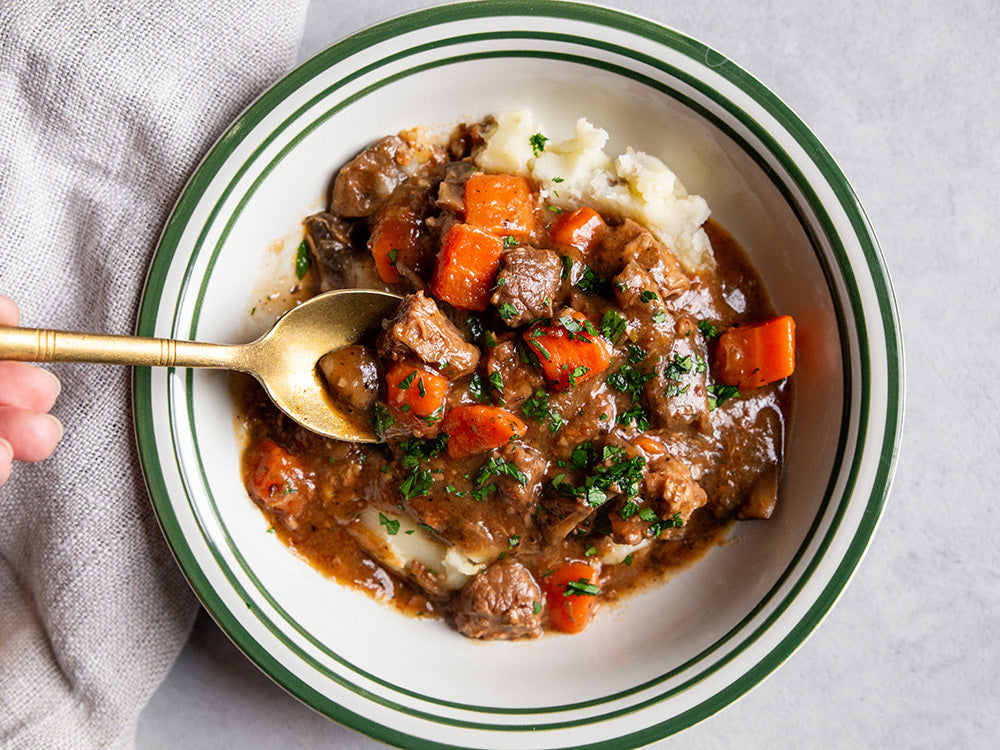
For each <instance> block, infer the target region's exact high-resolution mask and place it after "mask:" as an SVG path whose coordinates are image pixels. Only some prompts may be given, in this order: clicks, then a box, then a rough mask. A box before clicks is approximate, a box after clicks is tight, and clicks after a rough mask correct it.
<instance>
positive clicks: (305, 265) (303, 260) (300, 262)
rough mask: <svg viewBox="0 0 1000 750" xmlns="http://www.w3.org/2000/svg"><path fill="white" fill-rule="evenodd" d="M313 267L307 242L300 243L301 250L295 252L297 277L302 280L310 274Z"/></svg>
mask: <svg viewBox="0 0 1000 750" xmlns="http://www.w3.org/2000/svg"><path fill="white" fill-rule="evenodd" d="M310 265H312V258H310V257H309V245H307V244H306V241H305V240H302V242H300V243H299V249H298V250H296V251H295V275H296V276H297V277H298V278H299V279H301V278H302V277H303V276H305V275H306V273H308V272H309V266H310Z"/></svg>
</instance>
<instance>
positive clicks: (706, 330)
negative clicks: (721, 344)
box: [698, 320, 719, 339]
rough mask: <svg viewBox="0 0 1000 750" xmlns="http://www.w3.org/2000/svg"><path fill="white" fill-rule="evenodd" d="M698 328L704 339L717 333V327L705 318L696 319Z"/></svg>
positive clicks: (711, 337) (712, 337) (713, 336)
mask: <svg viewBox="0 0 1000 750" xmlns="http://www.w3.org/2000/svg"><path fill="white" fill-rule="evenodd" d="M698 330H699V331H701V335H702V336H704V337H705V338H706V339H714V338H716V337H718V335H719V327H718V326H717V325H715V323H711V322H709V321H707V320H701V321H698Z"/></svg>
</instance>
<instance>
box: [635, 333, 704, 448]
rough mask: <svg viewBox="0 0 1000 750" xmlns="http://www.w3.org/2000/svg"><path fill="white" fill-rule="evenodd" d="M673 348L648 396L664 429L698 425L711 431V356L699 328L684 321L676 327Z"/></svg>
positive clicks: (648, 387) (649, 385) (647, 388)
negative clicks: (709, 398) (709, 410)
mask: <svg viewBox="0 0 1000 750" xmlns="http://www.w3.org/2000/svg"><path fill="white" fill-rule="evenodd" d="M674 332H675V333H676V336H675V337H674V340H673V346H672V347H671V348H670V350H669V352H668V353H667V354H666V356H664V357H662V359H661V361H660V362H659V364H657V366H656V371H655V375H654V377H653V378H652V379H651V380H650V381H649V382H647V383H646V385H645V388H644V389H643V390H644V393H645V396H646V398H647V399H648V401H649V404H650V406H651V407H652V410H653V413H654V414H655V415H656V420H657V422H658V424H659V426H660V427H665V428H667V429H671V430H673V429H678V428H681V427H683V426H685V425H694V426H695V427H696V428H697V429H699V430H701V431H702V432H704V431H707V430H709V429H710V424H709V416H708V390H707V383H706V378H707V377H708V365H707V362H708V353H707V350H706V348H705V343H704V339H703V338H702V336H701V335H699V333H698V324H697V323H695V322H694V320H692V319H691V318H687V317H684V318H680V319H678V320H677V322H676V324H675V326H674Z"/></svg>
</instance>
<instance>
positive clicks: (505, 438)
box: [441, 404, 528, 460]
mask: <svg viewBox="0 0 1000 750" xmlns="http://www.w3.org/2000/svg"><path fill="white" fill-rule="evenodd" d="M441 429H442V430H444V432H445V434H446V435H448V457H449V458H452V459H455V460H458V459H462V458H467V457H469V456H474V455H475V454H477V453H483V452H485V451H488V450H492V449H493V448H500V447H501V446H504V445H506V444H507V443H509V442H510V441H512V440H516V439H518V438H519V437H521V436H522V435H523V434H524V433H525V431H526V430H527V429H528V426H527V425H526V424H525V423H524V422H522V421H521V420H520V419H518V418H517V417H515V416H514V415H513V414H511V413H510V412H509V411H507V410H506V409H503V408H501V407H499V406H488V405H479V404H473V405H470V406H456V407H455V408H454V409H452V410H451V411H449V412H448V415H447V416H446V417H445V418H444V422H443V423H442V424H441Z"/></svg>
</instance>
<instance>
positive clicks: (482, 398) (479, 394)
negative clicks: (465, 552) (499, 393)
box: [469, 372, 487, 404]
mask: <svg viewBox="0 0 1000 750" xmlns="http://www.w3.org/2000/svg"><path fill="white" fill-rule="evenodd" d="M469 393H471V394H472V397H473V398H474V399H476V401H478V402H479V403H481V404H482V403H486V401H487V398H486V381H485V380H483V376H482V375H480V374H479V373H478V372H477V373H475V374H474V375H473V376H472V380H470V381H469Z"/></svg>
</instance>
